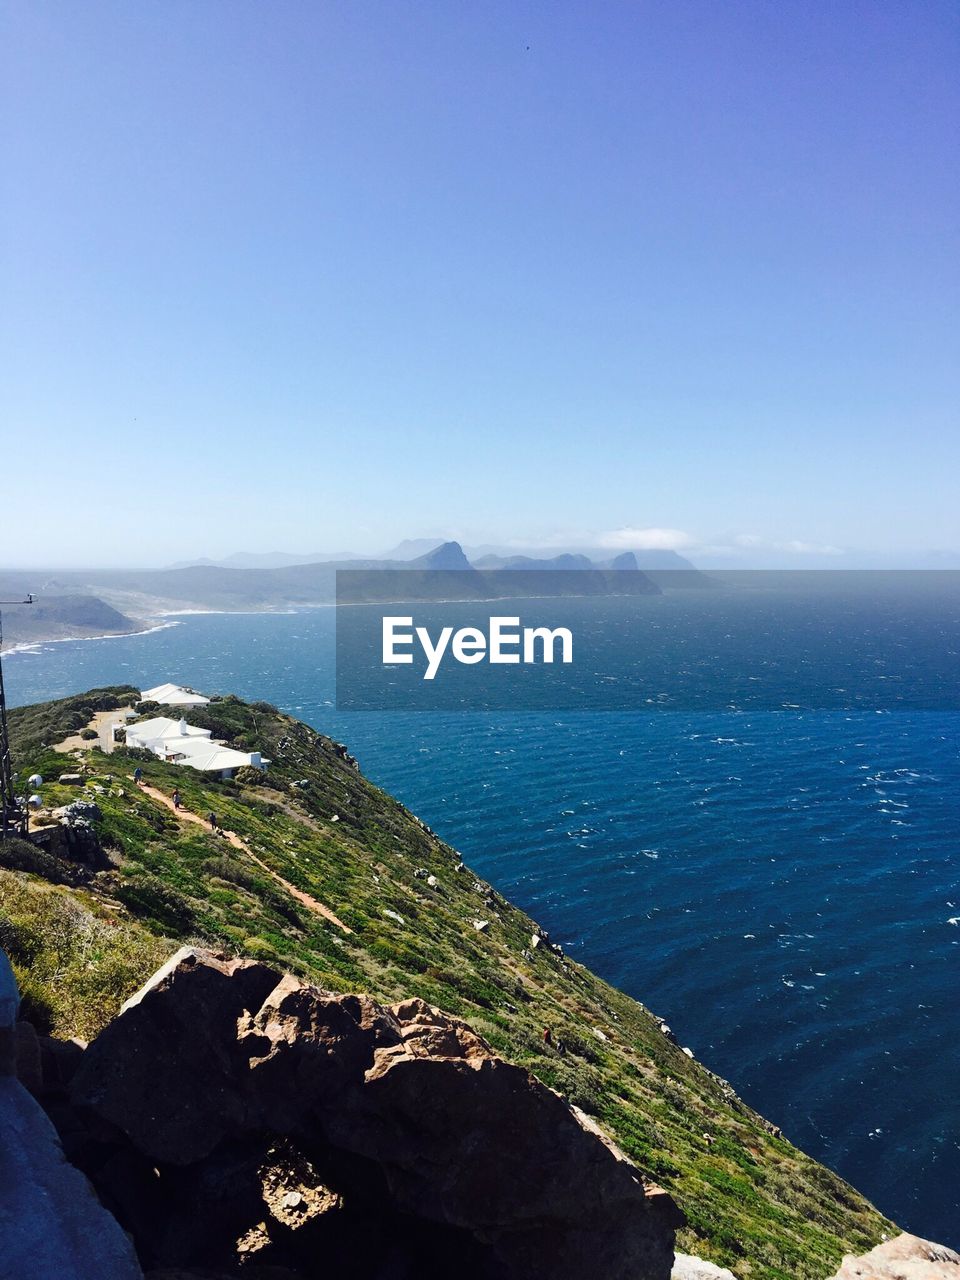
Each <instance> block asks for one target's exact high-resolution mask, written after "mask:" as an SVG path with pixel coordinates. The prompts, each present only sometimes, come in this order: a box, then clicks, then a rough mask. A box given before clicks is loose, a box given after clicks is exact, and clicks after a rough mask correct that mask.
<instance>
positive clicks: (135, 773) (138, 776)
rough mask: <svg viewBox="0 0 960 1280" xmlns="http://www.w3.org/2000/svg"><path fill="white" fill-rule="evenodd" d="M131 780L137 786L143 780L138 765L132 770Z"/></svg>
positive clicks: (141, 771)
mask: <svg viewBox="0 0 960 1280" xmlns="http://www.w3.org/2000/svg"><path fill="white" fill-rule="evenodd" d="M133 780H134V782H135V783H136V784H137V786H138V787H139V785H140V783H141V782H142V781H143V770H142V769H141V768H140V766H139V765H137V767H136V768H135V769H134V771H133Z"/></svg>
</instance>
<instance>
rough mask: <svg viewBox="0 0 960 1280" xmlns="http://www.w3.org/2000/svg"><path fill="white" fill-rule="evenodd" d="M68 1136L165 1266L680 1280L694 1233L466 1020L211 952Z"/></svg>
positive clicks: (141, 1008) (186, 968) (94, 1088)
mask: <svg viewBox="0 0 960 1280" xmlns="http://www.w3.org/2000/svg"><path fill="white" fill-rule="evenodd" d="M61 1128H62V1131H63V1132H64V1140H65V1142H66V1143H67V1148H68V1152H69V1153H70V1155H71V1157H72V1158H73V1159H74V1160H75V1161H76V1162H77V1163H78V1164H80V1166H81V1167H82V1168H83V1169H84V1170H85V1171H86V1172H87V1173H88V1175H89V1176H90V1178H91V1179H92V1181H93V1183H94V1185H95V1186H96V1187H97V1189H98V1191H99V1192H100V1195H101V1197H102V1199H103V1200H104V1202H105V1204H107V1205H108V1207H110V1208H111V1209H112V1210H113V1211H114V1212H115V1213H116V1215H117V1217H118V1218H119V1220H120V1221H121V1222H122V1223H123V1225H124V1226H125V1227H126V1228H127V1229H128V1230H129V1231H130V1232H131V1233H132V1235H133V1238H134V1240H135V1242H136V1245H137V1251H138V1254H139V1256H140V1259H141V1261H142V1262H143V1263H144V1265H145V1266H146V1268H147V1269H149V1268H151V1267H152V1268H157V1269H159V1268H178V1267H179V1268H185V1267H190V1268H213V1269H217V1268H229V1267H232V1266H234V1265H235V1264H236V1263H237V1260H238V1258H239V1259H241V1260H242V1261H244V1263H245V1264H246V1265H245V1266H244V1267H243V1274H244V1275H247V1274H249V1275H250V1276H254V1275H255V1274H257V1271H256V1270H254V1269H253V1268H254V1267H266V1266H270V1267H283V1268H289V1269H290V1270H289V1272H288V1274H295V1275H298V1276H304V1277H312V1276H317V1277H320V1276H333V1275H336V1276H338V1277H340V1276H350V1277H354V1276H355V1277H366V1276H370V1277H371V1278H372V1277H378V1276H382V1277H384V1278H386V1277H388V1276H389V1277H395V1278H396V1280H400V1278H401V1277H406V1276H409V1277H413V1276H416V1277H418V1278H422V1280H427V1278H428V1277H431V1276H437V1277H439V1276H451V1275H456V1276H458V1277H460V1278H463V1280H467V1278H469V1277H475V1278H476V1280H481V1278H482V1280H493V1278H494V1277H496V1278H497V1280H510V1278H512V1277H517V1278H519V1277H523V1278H524V1280H538V1278H539V1277H543V1280H547V1277H549V1278H550V1280H583V1277H585V1276H602V1277H604V1280H668V1278H669V1276H670V1272H671V1267H672V1263H673V1257H674V1250H673V1242H674V1231H675V1229H676V1227H677V1226H679V1225H680V1224H681V1222H682V1216H681V1214H680V1212H679V1210H678V1209H677V1207H676V1206H675V1204H674V1203H673V1201H672V1200H671V1199H670V1197H669V1196H668V1195H667V1194H666V1193H665V1192H663V1191H661V1190H660V1189H659V1188H657V1187H655V1186H652V1185H650V1184H645V1183H644V1181H643V1179H642V1178H641V1176H640V1174H639V1172H638V1171H637V1169H636V1168H635V1167H634V1166H633V1165H632V1164H631V1163H630V1162H629V1161H628V1160H627V1159H626V1157H625V1156H624V1155H623V1154H622V1153H621V1152H620V1151H619V1150H618V1149H617V1148H616V1147H615V1146H614V1145H613V1144H612V1143H611V1142H610V1141H609V1140H608V1139H607V1138H606V1137H605V1136H604V1135H603V1134H602V1133H601V1132H600V1130H599V1129H598V1128H597V1127H596V1126H595V1125H594V1124H593V1123H592V1122H591V1121H590V1120H589V1119H588V1118H587V1117H586V1116H584V1115H582V1114H581V1113H579V1112H577V1111H576V1110H574V1109H572V1108H571V1107H569V1106H568V1105H567V1104H566V1103H565V1102H564V1101H563V1100H562V1099H561V1098H560V1097H559V1096H558V1095H557V1094H555V1093H553V1092H552V1091H551V1090H549V1089H547V1088H546V1087H544V1086H543V1085H542V1084H540V1083H539V1082H538V1081H536V1080H535V1079H534V1078H533V1077H532V1076H530V1075H529V1074H528V1073H527V1072H526V1071H525V1070H523V1069H522V1068H519V1067H516V1066H512V1065H511V1064H509V1063H507V1062H505V1061H503V1060H502V1059H500V1058H498V1057H497V1056H496V1055H495V1054H494V1053H493V1052H492V1051H491V1049H490V1048H489V1047H488V1046H487V1045H486V1044H485V1043H484V1041H482V1040H481V1039H480V1038H479V1037H478V1036H477V1035H476V1034H475V1033H474V1032H473V1031H472V1030H471V1029H470V1028H469V1027H468V1026H466V1024H464V1023H462V1022H459V1021H457V1020H456V1019H453V1018H450V1017H447V1016H445V1015H444V1014H442V1013H439V1012H438V1011H437V1010H435V1009H432V1008H430V1007H429V1006H427V1005H426V1004H424V1003H423V1002H422V1001H419V1000H411V1001H407V1002H406V1003H404V1004H400V1005H397V1006H395V1007H393V1008H390V1009H387V1008H383V1007H382V1006H380V1005H378V1004H377V1003H376V1002H374V1001H373V1000H371V999H368V998H366V997H363V996H352V995H332V994H330V993H328V992H324V991H321V990H318V989H317V988H315V987H312V986H310V985H308V984H307V983H305V982H302V981H300V980H299V979H297V978H293V977H290V976H286V977H282V976H281V975H279V974H278V973H277V972H275V971H274V970H272V969H270V968H268V967H267V966H265V965H263V964H259V963H256V962H254V961H249V960H226V959H224V958H222V957H218V956H215V955H213V954H212V953H210V952H205V951H200V950H191V949H185V950H183V951H181V952H179V953H178V954H177V955H176V956H175V957H174V958H173V959H172V960H171V961H170V963H169V964H168V965H166V966H165V967H164V968H163V969H161V970H160V971H159V973H157V974H156V975H155V976H154V978H153V979H151V981H150V982H149V983H148V984H147V985H146V986H145V987H144V988H143V990H142V991H140V992H139V993H138V994H137V995H136V996H135V997H134V998H133V999H132V1000H131V1001H129V1002H128V1004H127V1005H125V1006H124V1008H123V1010H122V1011H121V1013H120V1015H119V1016H118V1017H117V1018H116V1019H115V1021H114V1022H113V1023H112V1024H111V1025H110V1026H109V1027H107V1028H106V1030H105V1031H103V1032H102V1033H101V1035H100V1036H99V1037H98V1038H97V1039H96V1040H95V1041H94V1042H93V1043H92V1044H91V1045H90V1047H89V1048H88V1049H87V1050H86V1052H85V1053H83V1055H82V1057H81V1058H80V1061H79V1065H78V1067H77V1069H76V1072H75V1074H74V1076H73V1079H72V1082H71V1084H70V1090H69V1102H66V1101H65V1102H64V1104H63V1108H62V1112H61ZM263 1274H266V1272H263ZM271 1274H277V1273H276V1272H271Z"/></svg>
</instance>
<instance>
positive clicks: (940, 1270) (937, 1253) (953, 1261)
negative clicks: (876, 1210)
mask: <svg viewBox="0 0 960 1280" xmlns="http://www.w3.org/2000/svg"><path fill="white" fill-rule="evenodd" d="M831 1280H960V1253H954V1251H953V1250H952V1249H948V1248H946V1246H945V1245H942V1244H933V1243H932V1242H931V1241H930V1240H921V1239H920V1237H919V1236H911V1235H908V1234H907V1233H906V1232H904V1233H903V1234H902V1235H899V1236H895V1237H894V1238H893V1239H892V1240H885V1241H884V1242H883V1244H878V1245H877V1247H876V1248H875V1249H871V1250H870V1252H869V1253H865V1254H863V1256H862V1257H859V1258H856V1257H853V1256H852V1255H851V1254H848V1255H847V1256H846V1257H845V1258H844V1260H843V1264H842V1266H841V1267H840V1270H839V1271H838V1272H837V1274H836V1275H835V1276H833V1277H831Z"/></svg>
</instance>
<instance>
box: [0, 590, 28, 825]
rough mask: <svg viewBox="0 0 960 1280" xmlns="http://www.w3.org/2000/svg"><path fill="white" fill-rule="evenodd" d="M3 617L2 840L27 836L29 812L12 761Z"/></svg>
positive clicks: (0, 629) (0, 661) (0, 724)
mask: <svg viewBox="0 0 960 1280" xmlns="http://www.w3.org/2000/svg"><path fill="white" fill-rule="evenodd" d="M0 604H33V596H32V595H28V596H27V597H26V599H24V600H0ZM2 651H3V615H2V614H0V839H4V838H5V837H6V836H25V835H26V834H27V811H26V809H25V808H24V806H23V805H22V804H21V803H20V802H19V800H18V799H17V794H16V790H15V788H14V785H13V765H12V763H11V760H10V734H9V732H8V730H7V699H6V696H5V695H4V691H3V653H2Z"/></svg>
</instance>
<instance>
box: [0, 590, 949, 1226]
mask: <svg viewBox="0 0 960 1280" xmlns="http://www.w3.org/2000/svg"><path fill="white" fill-rule="evenodd" d="M694 594H695V593H690V594H689V595H686V596H685V595H684V593H682V592H677V593H673V596H672V598H671V601H670V603H669V605H668V606H667V607H666V609H665V610H664V613H663V615H662V616H663V618H664V620H665V621H664V623H663V627H662V628H661V629H662V630H663V631H664V633H665V635H666V639H665V643H666V644H667V645H668V646H669V644H670V643H671V636H673V637H674V639H675V640H676V643H677V644H678V645H679V644H682V643H687V640H686V639H684V638H683V637H688V636H689V629H687V630H685V620H686V622H688V621H689V618H690V617H692V616H693V613H695V612H696V611H698V610H699V611H701V616H702V611H703V610H704V609H709V608H711V607H713V606H712V605H710V604H709V603H705V602H704V598H703V597H702V596H699V595H698V596H697V598H696V599H695V600H694V598H693V596H694ZM713 598H714V599H720V596H719V594H718V595H717V596H716V597H713ZM598 607H600V606H598ZM642 607H644V608H656V607H658V606H657V600H656V599H653V600H651V601H649V602H647V603H645V604H644V605H643V606H642ZM716 607H718V608H726V607H728V604H724V603H723V601H722V600H721V603H720V604H719V605H717V606H716ZM773 607H774V608H775V602H774V605H773ZM792 607H793V606H791V608H792ZM811 607H815V602H814V603H813V604H811ZM948 612H949V611H948ZM934 616H935V615H932V614H931V615H929V617H930V621H929V626H930V627H931V628H932V629H933V630H937V631H938V634H940V633H942V632H943V629H944V623H943V616H942V615H941V616H939V621H934V620H933V619H934ZM955 622H956V616H955V613H954V614H951V615H950V622H949V626H948V628H947V630H948V631H949V634H948V635H947V637H946V653H947V656H948V658H949V660H950V662H952V664H953V667H954V669H955V668H956V666H957V652H958V645H957V643H956V640H957V632H956V630H955ZM845 625H846V627H847V632H846V633H845V634H846V640H845V643H847V644H848V645H849V646H850V647H851V650H852V649H853V648H855V647H856V637H857V627H858V625H859V621H858V613H857V610H856V609H855V608H853V609H851V610H849V611H848V615H847V617H846V623H845ZM924 625H927V624H924ZM940 640H941V641H942V640H943V635H942V634H940ZM796 643H797V645H798V650H797V665H798V668H800V667H802V666H803V665H804V663H805V661H806V657H807V655H805V653H804V651H803V644H804V641H803V639H802V637H801V638H800V639H798V640H797V642H796ZM934 647H935V648H936V646H934ZM628 650H629V646H628V645H627V644H626V642H625V644H624V663H625V664H627V663H629V662H630V660H631V654H630V653H629V651H628ZM915 650H916V644H915V642H914V641H911V642H910V643H902V644H900V647H899V651H900V652H901V654H902V660H903V661H904V662H906V663H908V662H909V654H910V653H911V652H915ZM4 667H5V673H6V682H7V693H8V698H9V700H10V702H11V703H12V704H14V705H16V704H19V703H24V702H33V701H38V700H42V699H47V698H54V697H58V696H63V695H66V694H70V693H74V692H77V691H80V690H83V689H87V688H90V687H92V686H95V685H103V684H111V683H120V682H129V683H132V684H135V685H138V686H140V687H149V686H150V685H154V684H158V683H160V682H162V681H165V680H174V681H178V682H182V683H187V684H190V685H193V686H194V687H196V688H198V689H201V690H204V691H216V692H235V693H238V694H240V695H241V696H244V697H248V698H253V699H266V700H269V701H271V702H274V703H276V704H277V705H278V706H280V707H281V708H283V709H284V710H286V711H289V712H291V713H292V714H294V715H296V716H298V717H299V718H301V719H303V720H306V721H307V722H308V723H310V724H312V725H314V726H316V727H317V728H318V729H320V730H322V731H324V732H326V733H329V734H331V735H332V736H334V737H336V738H337V739H339V740H341V741H343V742H345V743H346V744H347V745H348V746H349V748H350V750H351V751H352V752H353V753H355V754H356V755H357V756H358V758H359V760H360V763H361V765H362V767H363V769H364V770H365V772H366V773H367V774H368V775H369V776H370V777H371V778H373V779H374V780H375V781H376V782H378V783H379V784H381V785H382V786H383V787H385V788H387V789H388V790H389V791H391V792H393V793H394V794H396V795H397V796H398V797H399V798H401V799H402V800H403V801H404V803H406V804H407V805H409V807H410V808H411V809H413V810H414V811H415V812H416V813H418V814H419V815H420V816H421V817H422V818H423V819H424V820H425V821H426V822H428V823H429V824H430V825H431V826H432V827H434V828H435V829H436V830H437V831H438V832H439V833H440V834H441V835H442V836H443V837H444V838H445V839H447V840H448V841H449V842H450V843H451V844H453V845H455V846H456V847H457V848H458V849H460V850H461V851H462V852H463V854H464V856H465V858H466V859H467V860H468V862H469V863H470V864H471V865H472V866H473V867H474V868H475V869H476V870H477V871H478V872H479V873H480V874H482V875H483V876H485V877H486V878H488V879H489V880H490V881H492V882H493V883H494V884H495V885H496V886H497V887H498V888H499V889H500V890H502V891H503V892H504V893H505V894H507V895H508V896H509V897H510V898H512V899H513V900H514V901H515V902H517V903H518V904H519V905H520V906H522V907H523V908H525V909H526V910H528V911H529V912H530V913H531V914H532V915H533V916H534V917H535V918H536V919H537V920H538V921H539V922H540V923H541V924H542V925H543V926H544V927H545V928H547V929H548V930H549V931H550V933H551V934H552V935H553V936H554V937H555V938H556V939H557V940H558V941H560V942H562V944H563V946H564V948H565V949H566V950H568V951H569V952H570V953H571V954H572V955H574V956H575V957H576V958H577V959H580V960H582V961H583V962H584V963H586V964H588V965H589V966H590V967H591V968H593V969H594V970H596V971H597V972H598V973H600V974H601V975H603V977H605V978H606V979H608V980H609V981H610V982H612V983H614V984H616V985H617V986H619V987H621V988H623V989H624V990H625V991H628V992H629V993H630V994H631V995H634V996H636V997H637V998H638V999H640V1000H642V1001H643V1002H644V1003H645V1004H646V1005H647V1006H648V1007H650V1008H651V1009H652V1010H653V1011H654V1012H656V1013H657V1014H659V1015H661V1016H663V1017H664V1018H666V1019H667V1021H668V1022H669V1023H670V1025H671V1026H672V1028H673V1029H674V1031H675V1032H676V1034H677V1035H678V1037H679V1039H680V1042H681V1043H682V1044H684V1045H689V1046H690V1047H691V1048H692V1049H693V1050H694V1052H695V1054H696V1055H697V1057H698V1058H700V1059H701V1060H702V1061H703V1062H704V1063H706V1064H707V1065H708V1066H710V1067H711V1068H712V1069H713V1070H715V1071H717V1072H718V1073H719V1074H720V1075H722V1076H725V1077H726V1078H728V1079H729V1080H730V1081H731V1082H732V1083H733V1085H734V1086H735V1088H736V1089H737V1090H738V1092H739V1093H740V1094H741V1095H742V1096H743V1097H744V1098H745V1099H746V1100H747V1101H748V1102H749V1103H750V1104H751V1105H752V1106H754V1107H756V1108H757V1110H759V1111H760V1112H762V1113H763V1114H764V1115H765V1116H767V1117H768V1118H769V1119H770V1120H772V1121H774V1122H775V1123H777V1124H778V1125H780V1126H781V1127H782V1128H783V1130H784V1132H785V1133H786V1134H787V1136H788V1137H789V1138H790V1139H792V1140H793V1141H794V1142H795V1143H797V1144H798V1145H799V1146H801V1147H803V1148H804V1149H805V1150H806V1151H808V1152H809V1153H810V1154H811V1155H813V1156H815V1157H817V1158H818V1159H820V1160H823V1161H825V1162H826V1163H827V1164H829V1165H830V1166H832V1167H833V1168H834V1169H836V1170H838V1171H839V1172H840V1173H841V1174H843V1175H844V1176H845V1177H847V1178H848V1179H849V1180H850V1181H851V1182H852V1183H854V1184H855V1185H856V1186H857V1187H858V1188H860V1189H861V1190H862V1191H864V1192H865V1193H866V1194H867V1195H868V1196H869V1197H870V1198H871V1199H873V1200H874V1202H875V1203H876V1204H877V1205H878V1206H879V1207H880V1208H881V1209H882V1210H884V1211H885V1212H886V1213H888V1214H890V1215H891V1216H892V1217H893V1218H895V1219H896V1220H897V1221H898V1222H899V1223H900V1224H901V1225H902V1226H903V1227H904V1228H905V1229H907V1230H910V1231H913V1232H916V1233H918V1234H920V1235H923V1236H927V1237H931V1238H933V1239H938V1240H941V1241H943V1242H945V1243H948V1244H952V1245H953V1246H954V1247H956V1246H958V1245H960V1087H958V1086H960V998H958V981H957V979H958V975H960V821H958V802H960V739H958V732H957V730H958V726H960V718H958V713H957V712H956V711H955V710H950V709H942V710H938V709H936V708H937V698H936V696H935V695H936V689H932V690H931V691H930V692H931V693H932V695H933V696H931V697H930V698H929V699H928V700H927V702H928V709H921V710H917V709H910V710H905V709H896V708H895V707H891V706H890V705H884V706H883V707H882V708H881V709H879V710H877V709H873V708H871V707H865V706H862V705H858V706H857V708H856V709H855V710H843V709H832V710H809V711H802V710H796V709H783V708H781V709H771V708H770V707H768V706H755V707H751V706H750V705H749V701H748V702H747V703H745V704H743V705H740V706H739V709H737V710H721V709H712V710H711V709H707V710H703V709H701V710H687V711H670V710H668V711H663V710H658V711H653V712H642V711H591V712H576V711H565V712H562V713H561V712H554V713H551V712H537V713H506V712H496V713H462V712H460V713H458V712H431V713H429V714H418V713H412V712H390V713H378V712H353V713H343V712H340V713H338V712H337V711H336V710H335V708H334V696H335V685H334V678H333V610H330V609H319V610H315V611H308V612H300V613H292V614H275V615H263V614H259V615H236V614H234V615H198V616H190V617H184V618H182V619H180V620H179V621H178V622H177V623H176V625H172V626H170V627H168V628H165V629H162V630H157V631H154V632H152V633H150V634H146V635H141V636H133V637H123V638H118V639H105V640H88V641H68V642H62V643H56V644H48V645H41V646H38V647H37V648H36V649H35V650H32V651H25V652H21V653H16V654H14V655H12V656H10V657H9V658H7V659H6V660H5V664H4ZM888 674H891V675H892V676H893V677H894V678H896V671H895V670H893V671H891V672H888ZM598 678H599V677H598ZM936 678H937V680H942V671H938V674H937V677H936ZM720 701H721V700H719V699H718V705H719V702H720ZM948 705H949V701H948V700H947V701H945V702H944V706H945V707H946V706H948Z"/></svg>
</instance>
